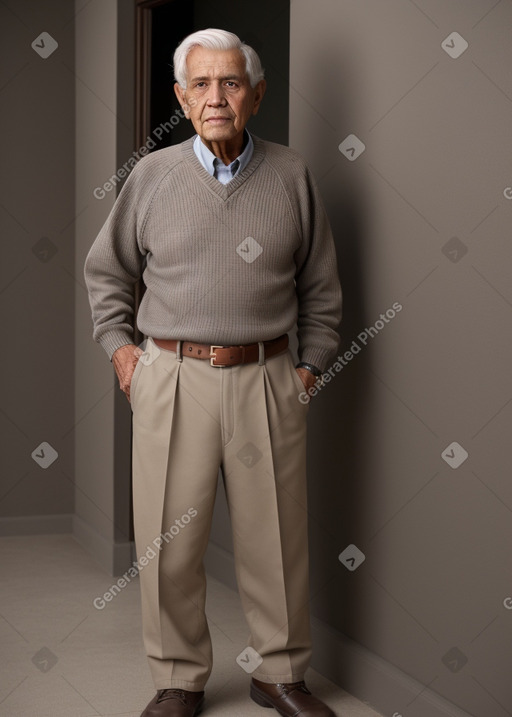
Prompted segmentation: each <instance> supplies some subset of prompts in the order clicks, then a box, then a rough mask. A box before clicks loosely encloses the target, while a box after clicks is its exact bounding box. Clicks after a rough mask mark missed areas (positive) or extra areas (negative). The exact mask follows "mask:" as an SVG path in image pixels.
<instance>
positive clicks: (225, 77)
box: [190, 75, 243, 82]
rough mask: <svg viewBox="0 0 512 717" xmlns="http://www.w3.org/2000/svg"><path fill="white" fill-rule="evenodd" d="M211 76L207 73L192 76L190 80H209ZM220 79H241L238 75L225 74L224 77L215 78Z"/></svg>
mask: <svg viewBox="0 0 512 717" xmlns="http://www.w3.org/2000/svg"><path fill="white" fill-rule="evenodd" d="M211 79H212V78H211V77H209V76H207V75H201V76H200V77H193V78H192V79H191V80H190V82H207V81H208V80H211ZM217 79H219V80H221V81H223V82H224V81H225V80H238V81H239V82H240V81H241V80H242V79H243V78H242V77H241V76H240V75H225V76H224V77H219V78H217Z"/></svg>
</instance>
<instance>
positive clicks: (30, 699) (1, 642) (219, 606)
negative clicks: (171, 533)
mask: <svg viewBox="0 0 512 717" xmlns="http://www.w3.org/2000/svg"><path fill="white" fill-rule="evenodd" d="M0 564H1V566H2V574H1V581H0V585H1V587H0V656H1V664H2V669H1V672H0V715H1V717H29V716H30V717H93V716H103V717H114V715H115V717H139V715H140V713H141V711H142V710H143V708H144V707H145V706H146V704H147V702H149V700H150V699H151V698H152V696H153V694H154V689H153V684H152V681H151V677H150V674H149V669H148V667H147V663H146V657H145V655H144V652H143V648H142V640H141V623H140V603H139V585H138V580H137V579H135V580H134V581H133V582H131V583H129V584H128V585H127V586H126V587H125V588H124V589H123V590H122V591H121V593H120V594H119V595H117V596H116V597H115V599H114V600H113V601H112V602H109V603H107V604H106V606H105V608H104V609H103V610H98V609H96V608H95V607H94V605H93V600H94V598H95V597H97V596H101V595H103V594H104V593H105V591H106V590H108V589H109V588H110V586H111V585H112V583H113V582H114V580H113V579H112V578H111V577H109V576H108V575H106V574H105V572H103V571H102V570H101V568H99V567H98V566H97V565H96V564H95V563H94V562H93V561H92V560H91V559H90V558H89V556H88V555H87V553H86V552H85V551H84V550H83V549H82V548H81V547H80V546H79V545H78V544H77V543H76V542H75V540H74V539H73V538H72V536H69V535H45V536H33V537H28V536H27V537H15V538H11V537H9V538H1V539H0ZM207 613H208V618H209V624H210V630H211V634H212V639H213V644H214V656H215V657H214V659H215V666H214V670H213V673H212V676H211V678H210V681H209V682H208V686H207V693H206V698H207V703H206V708H205V710H204V715H205V717H207V716H208V717H210V716H211V717H221V716H222V717H235V716H236V717H253V716H254V717H257V716H259V717H268V713H269V710H267V711H263V710H262V708H261V707H258V706H257V705H256V704H255V703H253V702H252V701H251V700H250V699H249V697H248V683H249V676H248V675H247V674H246V673H245V672H244V671H243V670H242V669H241V668H239V667H238V665H237V664H236V662H235V659H236V657H237V655H238V654H239V653H240V652H241V651H242V650H243V648H244V647H245V644H246V643H245V641H246V637H247V627H246V625H245V622H244V618H243V613H242V611H241V608H240V603H239V599H238V595H237V594H236V593H234V592H232V591H231V590H229V589H227V588H226V587H224V586H223V585H222V584H220V583H219V582H217V581H215V580H213V579H210V581H209V593H208V605H207ZM307 682H308V685H309V687H310V688H311V689H312V690H314V692H315V693H316V694H317V695H318V696H320V697H321V698H322V699H324V700H325V701H326V702H327V703H328V704H329V705H330V706H331V707H332V708H333V710H334V711H335V712H336V714H337V715H341V716H342V717H379V716H378V714H377V713H376V712H374V711H373V710H372V709H370V708H369V707H367V706H366V705H364V704H362V703H361V702H359V701H358V700H356V699H355V698H353V697H351V696H350V695H348V694H347V693H345V692H343V691H342V690H340V689H339V688H338V687H337V686H336V685H334V684H332V683H331V682H329V681H328V680H326V679H324V678H323V677H322V676H321V675H319V674H318V673H315V672H314V671H312V670H311V671H310V672H309V673H308V675H307ZM271 714H276V713H275V712H272V713H271Z"/></svg>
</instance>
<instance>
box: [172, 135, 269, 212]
mask: <svg viewBox="0 0 512 717" xmlns="http://www.w3.org/2000/svg"><path fill="white" fill-rule="evenodd" d="M194 139H195V137H191V138H190V139H187V140H185V142H182V144H181V151H182V156H183V159H184V160H185V161H186V162H187V164H188V165H189V166H190V167H191V168H192V169H193V170H194V171H195V173H196V174H197V176H198V178H199V179H201V180H202V181H203V182H204V184H206V185H207V186H208V188H209V189H211V190H212V191H213V192H214V193H215V194H216V195H217V196H218V197H220V199H223V200H224V201H225V200H226V199H229V197H230V196H231V195H232V194H233V193H234V192H236V190H237V189H238V188H239V187H241V186H242V184H243V183H244V182H245V181H246V179H248V178H249V177H250V176H251V174H252V173H253V172H254V170H255V169H256V168H257V167H258V166H259V164H260V163H261V162H262V160H263V159H264V157H265V143H264V142H263V140H261V139H260V138H259V137H256V136H255V135H254V134H253V135H252V141H253V143H254V151H253V154H252V157H251V159H250V160H249V163H248V164H247V166H246V167H245V168H244V169H243V170H242V171H241V172H238V174H236V175H235V176H234V177H233V179H232V180H231V181H230V182H228V183H227V184H222V183H221V182H219V180H218V179H216V178H215V177H212V176H211V175H210V174H209V173H208V172H207V171H206V169H205V168H204V167H203V166H202V164H201V162H200V161H199V159H198V158H197V156H196V153H195V152H194Z"/></svg>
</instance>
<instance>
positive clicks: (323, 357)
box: [299, 346, 331, 373]
mask: <svg viewBox="0 0 512 717" xmlns="http://www.w3.org/2000/svg"><path fill="white" fill-rule="evenodd" d="M330 354H331V351H329V350H326V349H323V348H318V347H316V346H308V347H306V348H305V349H304V351H303V352H302V354H301V356H300V358H299V361H304V363H310V364H312V365H313V366H316V367H317V368H318V369H320V371H321V372H322V373H323V372H324V370H325V366H326V363H327V359H328V358H329V356H330Z"/></svg>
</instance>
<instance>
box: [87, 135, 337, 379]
mask: <svg viewBox="0 0 512 717" xmlns="http://www.w3.org/2000/svg"><path fill="white" fill-rule="evenodd" d="M253 141H254V153H253V156H252V158H251V160H250V162H249V164H248V165H247V166H246V167H245V169H244V170H243V171H242V172H240V173H239V174H237V176H235V177H234V178H233V179H232V180H231V181H230V182H229V183H228V184H226V185H223V184H221V183H220V182H219V181H218V180H217V179H215V178H214V177H211V176H210V175H209V174H208V172H207V171H206V170H205V169H204V168H203V167H202V166H201V164H200V162H199V160H198V159H197V157H196V155H195V153H194V149H193V146H192V144H193V139H189V140H186V141H185V142H183V143H182V144H180V145H176V146H174V147H169V148H166V149H162V150H159V151H157V152H154V153H153V154H150V155H148V156H146V157H144V158H143V159H142V160H140V162H138V164H137V165H136V166H135V167H134V169H133V170H132V172H131V174H130V176H129V177H128V179H127V181H126V183H125V185H124V187H123V189H122V190H121V192H120V194H119V197H118V198H117V201H116V203H115V205H114V207H113V208H112V211H111V213H110V215H109V217H108V219H107V221H106V222H105V224H104V226H103V228H102V229H101V231H100V233H99V235H98V237H97V238H96V241H95V242H94V244H93V246H92V248H91V250H90V252H89V254H88V256H87V260H86V264H85V279H86V283H87V288H88V290H89V299H90V303H91V308H92V315H93V322H94V334H93V335H94V338H95V339H96V340H97V341H99V342H100V344H101V345H102V346H103V348H104V349H105V351H106V352H107V354H108V355H109V357H112V354H113V353H114V351H116V350H117V349H118V348H120V347H121V346H124V345H125V344H128V343H133V321H134V286H135V284H136V282H137V281H138V279H139V278H140V276H141V275H142V278H143V281H144V284H145V286H146V291H145V293H144V297H143V299H142V302H141V305H140V307H139V311H138V314H137V326H138V328H139V329H140V331H141V332H142V333H143V334H144V335H146V336H152V337H153V338H167V339H182V340H188V341H198V342H201V343H211V344H217V345H232V344H235V345H238V344H247V343H253V342H256V341H265V340H267V339H273V338H275V337H277V336H280V335H281V334H284V333H287V332H288V331H290V330H291V329H293V327H294V325H295V323H296V322H297V326H298V338H299V357H300V360H302V361H307V362H309V363H312V364H313V365H315V366H317V367H319V368H321V369H323V368H324V367H325V364H326V361H327V359H328V357H329V356H330V355H331V354H332V353H333V352H335V351H336V349H337V346H338V340H339V339H338V334H337V332H336V328H337V326H338V324H339V321H340V318H341V290H340V285H339V281H338V276H337V269H336V256H335V250H334V242H333V239H332V235H331V231H330V228H329V224H328V220H327V216H326V213H325V209H324V207H323V204H322V201H321V199H320V195H319V193H318V189H317V187H316V184H315V182H314V180H313V178H312V176H311V174H310V172H309V170H308V169H307V167H306V164H305V162H304V160H303V159H302V157H301V156H300V155H299V154H298V153H297V152H295V151H294V150H291V149H289V148H288V147H285V146H282V145H279V144H274V143H271V142H266V141H264V140H262V139H260V138H258V137H255V136H254V135H253ZM259 247H261V250H262V251H261V253H259V255H257V254H258V252H259V251H260V249H259ZM237 249H238V251H237Z"/></svg>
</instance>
